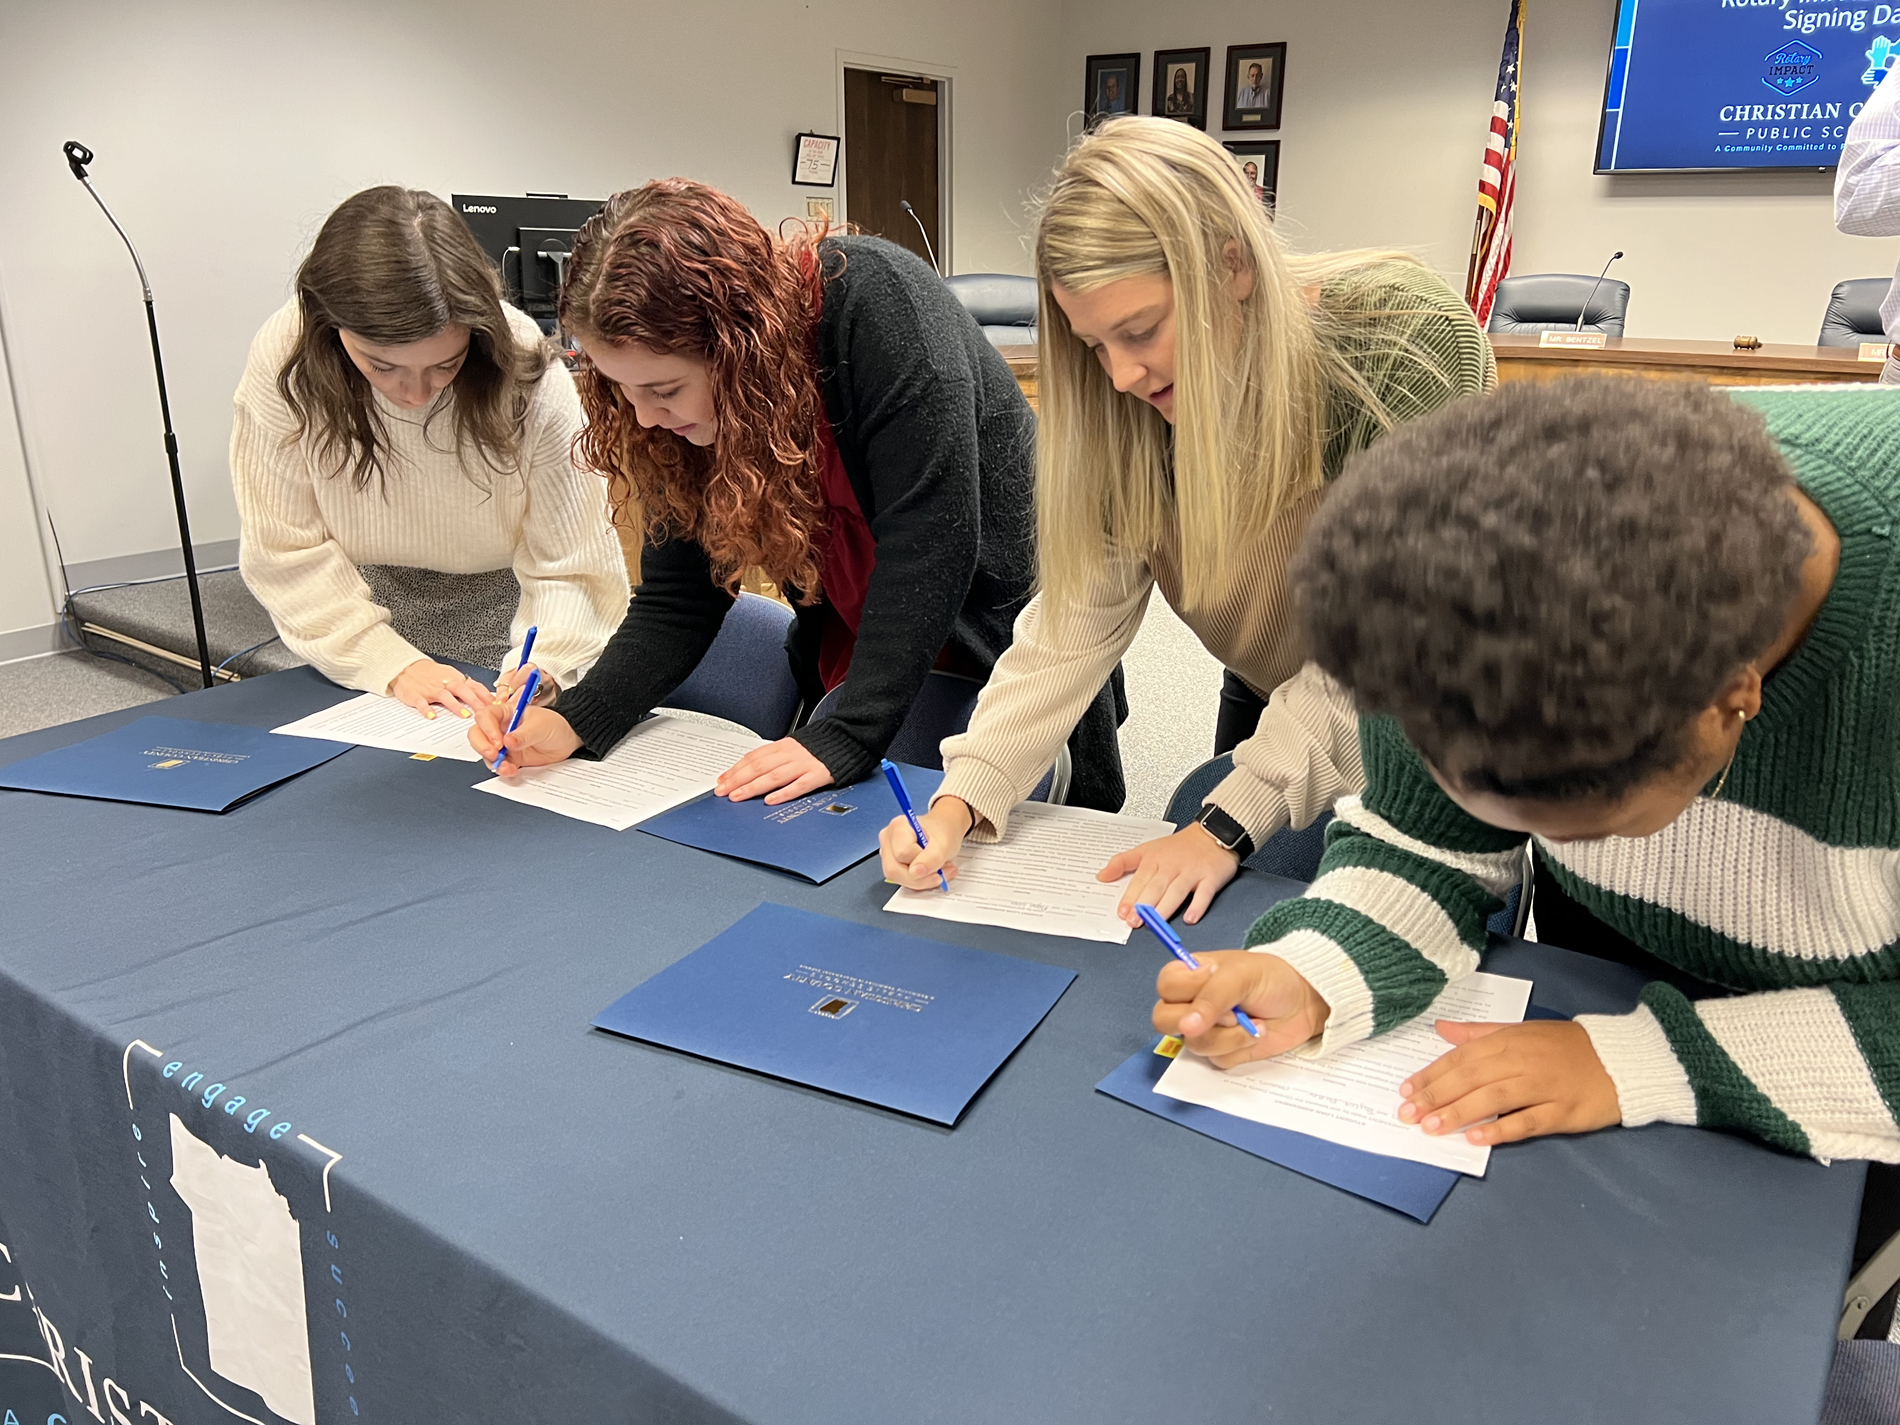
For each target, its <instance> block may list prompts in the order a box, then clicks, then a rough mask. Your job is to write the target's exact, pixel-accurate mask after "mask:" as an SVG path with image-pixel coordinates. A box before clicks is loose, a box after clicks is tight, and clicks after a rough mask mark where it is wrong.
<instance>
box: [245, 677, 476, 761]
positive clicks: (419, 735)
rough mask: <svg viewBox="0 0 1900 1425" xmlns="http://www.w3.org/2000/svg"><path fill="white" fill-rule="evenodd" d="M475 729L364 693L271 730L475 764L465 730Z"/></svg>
mask: <svg viewBox="0 0 1900 1425" xmlns="http://www.w3.org/2000/svg"><path fill="white" fill-rule="evenodd" d="M474 725H475V724H474V719H472V718H466V717H457V716H456V715H455V714H454V713H452V712H437V713H436V715H435V716H434V717H433V718H427V717H424V716H423V715H422V714H421V713H419V712H417V711H416V710H415V709H414V708H412V707H410V706H409V705H408V704H407V703H403V702H399V701H397V700H396V699H395V698H386V697H384V696H383V695H382V694H381V693H365V694H363V696H362V697H360V698H348V699H345V700H344V701H343V702H340V703H338V704H337V705H336V706H335V707H333V708H325V709H324V710H323V711H322V712H314V713H311V714H310V716H309V717H300V718H298V719H297V720H296V721H295V722H287V723H285V724H284V725H283V726H282V727H273V728H272V729H271V731H272V732H281V733H283V734H285V735H286V736H288V737H321V738H325V739H327V740H329V741H331V742H354V743H355V744H356V745H357V746H358V747H383V748H387V749H388V750H389V751H391V752H410V753H415V752H424V753H427V754H429V755H430V756H432V757H452V758H454V759H455V760H456V761H457V762H479V761H481V760H482V758H481V754H480V753H479V752H477V751H476V750H475V749H474V748H473V747H470V746H469V745H468V730H469V728H471V727H473V726H474Z"/></svg>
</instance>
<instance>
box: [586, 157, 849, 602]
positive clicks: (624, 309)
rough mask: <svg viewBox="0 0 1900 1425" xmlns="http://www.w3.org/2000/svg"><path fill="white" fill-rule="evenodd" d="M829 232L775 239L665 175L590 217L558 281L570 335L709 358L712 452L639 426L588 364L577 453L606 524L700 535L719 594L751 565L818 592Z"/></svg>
mask: <svg viewBox="0 0 1900 1425" xmlns="http://www.w3.org/2000/svg"><path fill="white" fill-rule="evenodd" d="M826 231H827V229H825V228H823V227H820V228H818V229H816V230H810V229H807V230H803V231H800V232H799V233H797V234H795V235H794V236H792V237H791V238H789V239H786V240H783V241H781V240H775V239H774V238H773V236H772V235H771V234H770V233H768V232H767V231H766V230H765V229H764V228H763V227H761V226H760V225H759V222H758V220H757V219H756V218H754V217H753V216H752V214H750V213H749V212H747V211H746V210H745V208H744V207H743V206H742V205H741V204H740V203H739V202H737V201H736V200H735V199H732V198H729V197H727V196H726V195H725V194H724V193H721V192H720V191H719V190H718V189H716V188H709V187H707V186H706V185H705V184H703V183H694V182H691V181H690V180H687V179H684V178H666V179H659V180H656V181H654V182H651V183H647V184H644V185H643V186H641V187H639V188H632V189H628V190H626V191H625V192H621V193H616V194H614V196H613V197H611V198H609V199H608V200H607V204H606V206H605V207H603V208H602V209H601V211H600V212H598V213H596V214H595V215H594V216H593V217H592V218H590V219H588V221H587V223H586V225H585V226H584V227H582V228H581V230H580V233H579V234H578V235H577V236H576V238H575V240H574V256H573V258H572V260H570V261H569V263H568V267H567V278H566V280H565V282H563V284H562V286H561V301H560V310H561V324H562V326H564V327H565V328H566V329H567V330H568V331H570V332H572V333H574V334H575V335H577V336H580V337H583V338H587V339H590V340H598V341H604V342H607V343H610V344H613V345H622V344H625V343H629V342H631V343H636V344H638V345H641V346H645V347H649V348H651V349H653V350H655V351H664V352H679V353H685V354H688V355H692V356H696V357H699V358H701V359H703V360H704V361H705V362H706V364H707V367H708V369H709V375H710V378H711V381H712V388H713V394H714V398H715V400H716V402H717V405H718V413H719V424H718V436H717V439H716V441H715V443H714V444H713V446H712V447H711V448H710V449H706V450H702V449H700V448H698V447H697V446H694V445H692V444H691V443H690V442H688V441H686V440H683V439H682V438H681V437H679V436H677V435H674V434H673V433H672V432H671V431H668V430H647V429H644V428H642V427H641V425H640V423H639V422H638V421H637V420H635V419H634V415H633V408H632V406H631V404H630V403H629V402H628V400H627V398H626V396H625V395H624V394H622V392H621V390H620V388H619V387H618V386H616V385H614V383H613V382H611V381H609V380H608V379H607V378H606V377H604V376H602V375H601V374H600V373H599V372H598V371H596V370H595V369H594V367H593V365H592V363H590V362H583V363H582V364H581V369H580V371H579V373H578V375H577V376H576V380H575V384H576V385H577V386H578V388H579V390H580V397H581V406H582V408H583V409H584V410H585V411H586V413H587V428H586V430H585V431H584V432H583V434H582V435H581V438H580V441H579V444H578V452H579V455H580V457H581V459H582V461H583V462H584V463H585V464H587V465H589V466H591V467H592V468H593V469H595V470H597V471H599V472H600V473H601V474H603V475H605V476H606V477H607V491H608V501H609V504H610V505H611V507H612V510H613V518H614V523H615V524H617V525H620V526H621V527H623V528H626V527H629V526H631V525H632V523H633V520H634V517H633V510H634V509H635V508H636V507H637V508H638V511H639V520H640V523H641V524H642V525H643V526H644V531H643V532H644V533H645V534H646V535H647V536H648V537H649V538H653V539H664V538H666V537H668V536H683V537H685V538H688V539H692V540H694V541H696V542H697V543H698V544H699V545H700V546H701V547H702V548H704V549H705V551H706V555H707V558H708V559H709V560H710V561H711V564H712V570H713V577H714V578H715V579H717V580H718V581H719V582H721V583H722V584H724V585H725V586H726V587H727V588H728V589H729V590H736V589H737V588H738V586H739V579H740V576H741V575H742V574H743V573H744V572H745V571H746V570H747V569H749V568H753V567H757V568H760V569H763V570H764V571H765V573H766V574H767V576H769V577H770V578H771V579H772V580H774V581H775V582H776V583H778V584H779V585H780V586H781V587H790V588H791V589H794V590H796V591H797V592H798V594H799V597H800V598H802V599H803V600H805V601H806V602H812V601H815V600H816V599H817V598H818V595H819V545H820V542H821V540H822V539H823V536H824V532H825V504H824V497H823V494H822V493H821V489H820V475H819V464H818V462H819V459H820V452H819V437H818V422H819V421H821V420H823V419H824V416H825V410H824V404H823V401H822V400H821V398H820V395H819V383H818V374H817V369H816V366H817V352H816V349H815V347H814V343H813V332H814V330H815V328H816V326H817V322H818V314H819V309H820V305H821V299H820V287H821V285H822V281H821V275H820V263H821V254H820V252H819V249H818V243H819V241H820V240H822V238H823V237H824V236H825V234H826ZM835 260H836V259H834V261H835Z"/></svg>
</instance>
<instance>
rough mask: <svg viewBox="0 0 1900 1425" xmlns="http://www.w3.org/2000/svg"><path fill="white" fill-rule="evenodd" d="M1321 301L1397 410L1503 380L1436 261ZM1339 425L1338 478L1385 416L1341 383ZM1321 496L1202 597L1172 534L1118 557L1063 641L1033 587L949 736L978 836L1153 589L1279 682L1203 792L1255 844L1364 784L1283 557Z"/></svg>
mask: <svg viewBox="0 0 1900 1425" xmlns="http://www.w3.org/2000/svg"><path fill="white" fill-rule="evenodd" d="M1320 309H1321V312H1322V316H1323V320H1322V324H1321V325H1322V331H1325V332H1330V333H1332V337H1331V339H1333V340H1335V341H1336V342H1338V344H1339V349H1340V350H1341V351H1342V352H1343V353H1345V355H1346V357H1347V360H1348V361H1350V362H1351V363H1352V365H1353V366H1354V367H1355V369H1357V370H1358V371H1359V373H1360V374H1361V375H1362V376H1363V377H1364V378H1365V379H1366V381H1367V383H1368V384H1369V385H1370V386H1371V388H1372V389H1373V391H1374V392H1375V393H1376V394H1377V395H1378V397H1379V399H1380V400H1381V402H1382V403H1383V404H1384V406H1385V408H1386V410H1387V412H1388V414H1389V415H1390V416H1391V417H1392V418H1393V419H1394V420H1399V421H1404V420H1408V419H1411V418H1413V417H1415V416H1418V415H1421V414H1423V413H1424V412H1426V411H1429V410H1431V409H1433V408H1434V407H1437V406H1439V405H1442V404H1444V403H1445V402H1446V401H1448V400H1452V399H1454V398H1456V397H1458V396H1462V395H1467V394H1471V393H1473V392H1477V391H1481V390H1484V389H1486V388H1487V387H1489V386H1490V385H1492V384H1493V383H1494V382H1495V381H1496V379H1497V367H1496V363H1495V361H1494V360H1493V358H1492V355H1491V346H1490V343H1489V342H1487V341H1486V340H1485V336H1484V333H1483V332H1482V331H1481V330H1480V329H1479V327H1478V324H1477V321H1476V320H1475V319H1474V318H1473V317H1472V315H1471V309H1470V308H1469V307H1467V306H1466V305H1465V303H1464V300H1463V299H1462V298H1461V297H1460V296H1459V295H1458V294H1457V293H1456V292H1453V291H1452V290H1451V288H1449V287H1448V286H1446V285H1445V283H1444V282H1443V281H1442V280H1441V279H1440V278H1439V277H1438V276H1437V275H1436V274H1434V273H1432V272H1431V271H1429V270H1428V269H1426V268H1423V267H1418V266H1414V265H1411V264H1402V263H1393V264H1389V265H1384V266H1381V267H1379V268H1378V269H1376V270H1375V272H1374V275H1373V277H1372V279H1371V280H1369V281H1367V280H1359V281H1355V282H1352V283H1350V284H1349V285H1346V286H1342V287H1328V288H1326V289H1323V290H1322V293H1321V296H1320ZM1131 399H1132V398H1131ZM1327 424H1328V431H1329V439H1328V441H1327V446H1326V451H1325V458H1324V462H1323V464H1324V469H1325V475H1326V478H1327V480H1329V481H1330V480H1331V479H1332V478H1333V477H1334V476H1336V475H1338V473H1339V471H1340V467H1341V466H1342V465H1343V464H1344V463H1345V461H1346V459H1347V457H1348V456H1350V455H1351V454H1352V452H1353V451H1355V450H1358V449H1361V448H1363V447H1364V446H1366V445H1369V444H1371V443H1372V441H1373V440H1375V439H1376V438H1377V437H1378V435H1379V433H1380V430H1381V427H1380V426H1379V425H1378V423H1377V422H1376V421H1374V420H1373V419H1371V418H1370V416H1369V414H1368V413H1367V412H1366V411H1365V410H1364V409H1363V408H1362V407H1361V406H1360V405H1359V403H1358V402H1357V401H1356V400H1355V399H1354V398H1352V397H1351V396H1350V395H1349V394H1348V393H1346V392H1343V391H1342V392H1338V393H1336V394H1335V396H1334V399H1333V401H1332V403H1331V409H1330V410H1329V411H1328V422H1327ZM1323 495H1324V492H1323V491H1314V492H1313V493H1312V494H1310V495H1308V496H1307V497H1306V498H1304V499H1301V500H1299V501H1296V502H1295V503H1293V504H1292V505H1290V506H1289V507H1288V508H1287V509H1286V510H1285V511H1283V512H1282V513H1281V515H1280V517H1279V518H1278V519H1276V520H1275V521H1274V523H1273V524H1272V525H1271V526H1270V527H1269V528H1268V529H1267V531H1266V532H1265V533H1264V535H1262V537H1261V538H1260V539H1259V540H1257V541H1256V542H1255V544H1254V546H1253V547H1252V548H1251V549H1246V550H1242V551H1240V552H1239V555H1238V558H1237V561H1236V563H1237V570H1236V574H1235V576H1234V578H1233V579H1232V580H1231V581H1230V582H1229V585H1228V589H1227V592H1226V593H1225V594H1223V595H1222V596H1220V597H1218V598H1216V599H1213V600H1211V601H1209V602H1208V603H1206V604H1205V605H1201V606H1189V605H1187V604H1186V603H1185V602H1184V600H1183V599H1182V596H1181V592H1182V590H1181V577H1180V568H1179V564H1178V560H1177V556H1176V550H1175V545H1176V543H1177V540H1176V539H1174V538H1170V539H1168V540H1167V541H1166V543H1165V545H1164V547H1162V548H1160V549H1157V550H1153V551H1149V552H1148V553H1146V554H1145V555H1143V554H1136V553H1131V552H1126V551H1124V552H1122V553H1120V554H1118V555H1115V556H1113V557H1111V558H1110V559H1109V560H1108V561H1107V563H1106V564H1105V566H1104V568H1103V570H1102V572H1101V574H1100V576H1099V577H1098V578H1097V579H1096V580H1095V582H1094V584H1093V585H1092V586H1091V588H1090V589H1089V590H1088V592H1087V594H1086V595H1085V597H1084V598H1083V599H1081V600H1080V601H1079V602H1078V605H1077V606H1076V607H1075V608H1073V609H1070V610H1068V611H1067V612H1068V614H1069V615H1070V616H1069V617H1066V618H1064V619H1062V620H1060V624H1061V636H1060V637H1059V638H1058V637H1057V636H1055V633H1054V632H1053V630H1052V628H1051V620H1050V619H1049V618H1048V615H1047V611H1046V610H1045V608H1044V606H1043V596H1042V595H1041V594H1037V595H1036V597H1035V598H1033V599H1031V600H1030V602H1029V606H1028V607H1027V608H1025V609H1024V610H1023V611H1022V613H1021V614H1020V615H1019V616H1018V617H1017V619H1016V628H1015V634H1014V641H1013V642H1012V643H1011V644H1010V646H1009V648H1008V649H1007V650H1006V651H1005V652H1004V654H1003V656H1002V657H1001V658H1000V659H998V660H997V663H996V669H995V671H994V672H993V673H992V674H991V675H990V681H989V683H988V684H987V685H986V686H985V687H984V689H983V692H982V694H981V696H980V697H979V698H978V699H977V705H976V712H975V714H974V715H973V716H972V717H971V719H970V726H969V729H968V730H967V731H965V732H964V733H962V734H960V735H958V736H956V737H951V738H946V739H945V740H944V744H943V765H944V779H943V783H942V785H941V786H940V787H939V789H938V791H937V793H936V795H937V796H939V797H941V796H954V797H960V798H962V799H963V800H964V801H965V802H967V803H968V804H969V806H970V808H971V809H972V810H973V811H974V812H975V813H976V817H977V821H976V826H975V827H974V828H973V830H972V833H971V834H972V836H973V838H974V839H977V840H994V839H995V838H997V837H999V836H1001V835H1002V834H1003V831H1004V830H1005V828H1006V826H1007V823H1008V819H1009V812H1010V809H1011V808H1012V807H1014V806H1015V805H1016V803H1017V802H1019V801H1021V800H1022V799H1023V798H1024V797H1026V796H1027V795H1028V794H1029V792H1030V791H1031V790H1032V789H1033V788H1034V787H1035V785H1036V783H1037V781H1038V780H1040V779H1041V777H1042V774H1043V773H1044V772H1045V771H1047V770H1048V768H1049V764H1050V762H1051V761H1053V760H1054V758H1055V755H1056V750H1057V749H1058V748H1059V747H1061V745H1062V743H1063V742H1064V741H1065V740H1066V739H1067V738H1068V736H1069V733H1070V731H1071V730H1072V729H1073V728H1074V727H1075V724H1076V721H1077V720H1078V719H1079V718H1080V717H1081V716H1082V711H1083V709H1084V708H1086V707H1087V706H1088V703H1089V700H1090V699H1091V698H1093V697H1094V696H1095V691H1096V689H1098V688H1100V687H1101V686H1102V683H1103V681H1104V680H1105V679H1106V678H1107V677H1108V675H1109V673H1110V672H1111V671H1112V670H1113V669H1114V667H1115V664H1116V663H1117V662H1118V661H1120V659H1121V657H1122V655H1123V654H1125V653H1126V652H1127V651H1128V646H1129V645H1130V644H1131V643H1133V642H1134V640H1135V634H1136V633H1137V632H1138V631H1139V630H1140V628H1141V619H1142V615H1143V613H1145V612H1146V610H1147V607H1148V600H1149V597H1150V596H1151V595H1152V593H1153V592H1154V590H1155V588H1156V587H1159V588H1160V590H1161V593H1162V596H1163V597H1164V598H1166V599H1167V601H1168V603H1169V604H1170V605H1172V606H1173V608H1174V610H1175V611H1176V612H1177V613H1178V614H1179V615H1180V616H1181V620H1182V622H1184V623H1186V624H1187V626H1188V627H1189V628H1191V629H1193V630H1194V633H1195V635H1196V636H1197V637H1199V639H1200V640H1201V643H1202V644H1203V645H1204V646H1205V647H1206V649H1207V651H1208V652H1209V653H1212V654H1213V655H1214V656H1215V657H1216V658H1218V659H1220V661H1221V662H1222V663H1223V664H1224V665H1225V666H1226V667H1228V668H1230V669H1231V670H1233V672H1234V673H1235V674H1236V675H1237V676H1239V677H1240V678H1241V679H1242V680H1243V681H1245V682H1246V683H1247V684H1248V685H1249V686H1250V687H1252V688H1253V689H1254V691H1255V692H1257V693H1260V694H1262V695H1263V696H1265V695H1266V694H1267V693H1268V692H1269V691H1271V697H1270V698H1269V699H1268V703H1267V707H1266V709H1265V711H1263V712H1262V713H1261V715H1260V722H1259V725H1258V727H1257V728H1256V730H1255V732H1254V734H1253V736H1252V737H1250V738H1248V739H1247V740H1246V741H1245V742H1242V743H1241V744H1240V745H1239V746H1238V747H1236V748H1235V749H1234V770H1233V772H1232V773H1231V774H1230V775H1229V776H1228V777H1227V778H1226V779H1225V780H1223V781H1222V782H1221V783H1220V785H1219V786H1217V787H1215V788H1214V790H1213V791H1212V792H1210V793H1209V794H1208V796H1207V798H1206V800H1207V801H1208V802H1212V803H1213V804H1214V805H1216V806H1218V807H1219V808H1220V809H1221V810H1222V811H1224V812H1226V813H1227V814H1228V815H1229V816H1231V817H1233V818H1234V820H1236V821H1238V822H1239V823H1240V824H1241V825H1242V826H1244V827H1246V829H1247V834H1248V835H1249V836H1251V837H1252V838H1253V841H1254V844H1255V845H1256V846H1258V845H1260V844H1261V843H1262V842H1264V841H1265V840H1266V839H1267V837H1269V836H1271V835H1272V834H1273V833H1274V832H1276V831H1278V830H1280V829H1281V828H1282V827H1284V826H1287V825H1289V824H1291V825H1294V826H1305V825H1307V824H1309V823H1310V822H1311V821H1312V820H1313V818H1314V817H1316V816H1317V815H1319V813H1320V812H1322V811H1324V810H1326V808H1328V807H1330V806H1331V805H1332V804H1333V802H1334V801H1335V800H1336V799H1337V798H1339V797H1341V796H1344V795H1347V794H1349V793H1352V792H1357V791H1359V790H1360V789H1361V788H1362V787H1363V786H1364V785H1365V773H1364V771H1363V770H1362V769H1361V766H1360V759H1359V732H1358V718H1357V715H1356V713H1355V711H1354V709H1353V705H1352V700H1351V698H1350V697H1349V696H1348V695H1347V693H1346V692H1345V690H1344V689H1342V688H1340V687H1339V685H1338V684H1336V683H1334V682H1333V681H1332V680H1331V679H1330V678H1328V677H1326V675H1325V674H1323V673H1321V672H1320V671H1319V670H1318V669H1317V668H1315V667H1311V666H1310V665H1309V666H1307V667H1305V668H1302V667H1301V657H1300V654H1299V651H1298V648H1297V646H1296V641H1295V638H1294V634H1293V601H1292V591H1291V589H1290V588H1289V586H1288V583H1287V565H1288V563H1289V562H1290V561H1291V560H1292V558H1293V553H1294V551H1295V550H1296V549H1297V548H1298V547H1299V542H1300V538H1301V536H1303V535H1304V534H1305V532H1306V527H1307V525H1308V523H1309V522H1310V521H1311V520H1312V517H1313V513H1314V511H1315V510H1317V509H1318V508H1319V502H1320V500H1321V499H1322V498H1323ZM1296 675H1297V676H1296ZM933 800H934V798H933Z"/></svg>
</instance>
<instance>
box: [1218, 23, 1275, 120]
mask: <svg viewBox="0 0 1900 1425" xmlns="http://www.w3.org/2000/svg"><path fill="white" fill-rule="evenodd" d="M1285 74H1286V44H1285V42H1284V41H1282V42H1281V43H1279V44H1272V45H1229V46H1228V47H1227V109H1226V112H1225V113H1224V114H1223V115H1222V116H1221V127H1222V128H1224V129H1277V128H1279V127H1280V90H1281V85H1282V83H1283V82H1284V77H1285Z"/></svg>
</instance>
